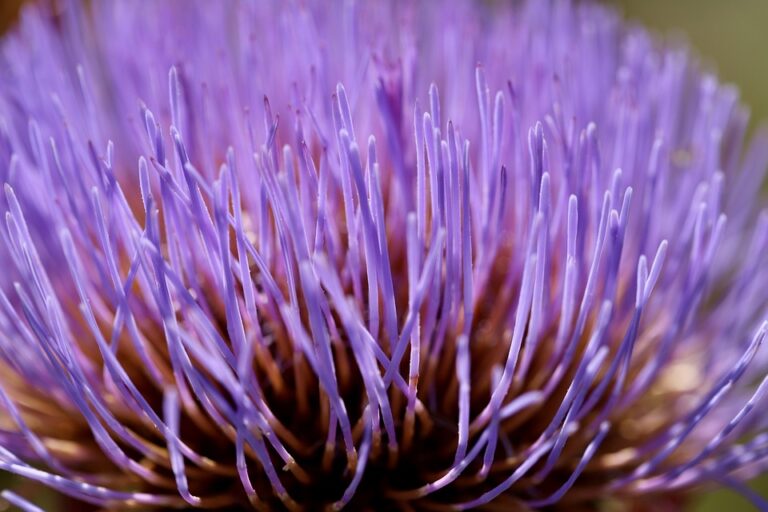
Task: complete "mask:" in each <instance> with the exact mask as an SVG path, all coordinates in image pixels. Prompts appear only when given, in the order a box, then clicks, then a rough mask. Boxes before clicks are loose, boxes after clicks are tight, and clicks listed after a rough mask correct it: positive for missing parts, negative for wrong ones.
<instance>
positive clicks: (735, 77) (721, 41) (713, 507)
mask: <svg viewBox="0 0 768 512" xmlns="http://www.w3.org/2000/svg"><path fill="white" fill-rule="evenodd" d="M99 1H101V0H99ZM135 1H140V0H135ZM142 1H149V0H142ZM152 1H162V0H152ZM603 2H604V3H607V4H610V5H613V6H615V7H616V8H617V9H619V10H620V11H622V12H623V13H624V15H625V17H626V18H628V19H629V20H632V21H635V22H638V23H641V24H643V25H645V26H646V27H648V28H649V29H650V30H652V31H654V32H656V33H657V35H658V37H660V38H663V39H666V40H680V39H683V40H686V41H687V42H688V43H689V44H690V45H691V46H692V47H693V48H694V50H695V51H696V53H697V54H698V55H699V56H700V58H701V60H702V62H703V64H704V65H705V66H706V67H707V68H709V69H711V70H712V71H715V72H716V73H717V74H718V75H719V77H720V79H721V80H723V81H725V82H731V83H734V84H736V85H737V86H738V87H739V89H740V90H741V97H742V102H743V103H745V104H746V105H749V107H750V109H751V111H752V126H753V127H754V126H755V125H756V124H757V123H760V122H767V121H768V0H731V1H725V0H603ZM21 3H22V0H0V33H2V32H5V31H6V30H7V29H8V28H9V27H10V26H12V24H13V22H14V20H15V19H16V16H17V13H18V9H19V6H20V5H21ZM0 80H2V76H0ZM0 481H2V480H0ZM752 488H753V489H755V490H756V491H757V492H758V493H760V494H761V495H762V496H766V497H768V477H764V478H760V479H758V480H756V481H755V482H753V483H752ZM2 507H3V505H2V504H1V503H0V510H10V509H3V508H2ZM723 510H727V511H728V512H742V511H744V512H746V511H751V510H754V507H753V506H752V505H750V504H749V503H748V502H747V501H746V500H745V499H744V498H742V497H740V496H739V495H737V494H736V493H734V492H731V491H727V490H719V491H713V492H707V493H704V494H703V495H702V496H701V497H700V498H699V499H698V500H697V502H696V503H695V504H694V505H693V507H692V511H691V512H722V511H723Z"/></svg>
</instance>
